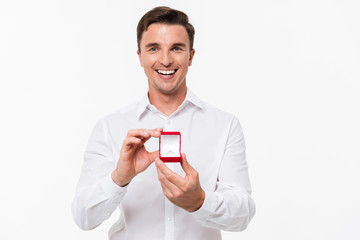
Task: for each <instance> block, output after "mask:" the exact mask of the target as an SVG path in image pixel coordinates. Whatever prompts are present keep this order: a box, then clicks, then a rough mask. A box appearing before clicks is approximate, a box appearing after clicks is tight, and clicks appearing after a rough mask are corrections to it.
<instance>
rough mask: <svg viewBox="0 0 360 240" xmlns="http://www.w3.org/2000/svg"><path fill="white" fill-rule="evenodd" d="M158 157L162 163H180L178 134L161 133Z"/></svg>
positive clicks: (179, 136) (179, 138)
mask: <svg viewBox="0 0 360 240" xmlns="http://www.w3.org/2000/svg"><path fill="white" fill-rule="evenodd" d="M159 157H160V160H162V161H163V162H181V134H180V132H161V136H160V138H159Z"/></svg>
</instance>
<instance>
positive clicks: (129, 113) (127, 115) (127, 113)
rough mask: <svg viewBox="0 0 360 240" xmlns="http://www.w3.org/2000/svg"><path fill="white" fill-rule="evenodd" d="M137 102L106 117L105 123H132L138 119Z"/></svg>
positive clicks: (104, 118)
mask: <svg viewBox="0 0 360 240" xmlns="http://www.w3.org/2000/svg"><path fill="white" fill-rule="evenodd" d="M136 107H137V102H134V103H132V104H130V105H128V106H126V107H122V108H119V109H117V110H115V111H114V112H112V113H110V114H108V115H106V116H104V117H103V118H102V120H103V121H105V122H108V123H113V122H119V121H120V122H121V121H124V120H127V121H132V119H134V118H135V117H136Z"/></svg>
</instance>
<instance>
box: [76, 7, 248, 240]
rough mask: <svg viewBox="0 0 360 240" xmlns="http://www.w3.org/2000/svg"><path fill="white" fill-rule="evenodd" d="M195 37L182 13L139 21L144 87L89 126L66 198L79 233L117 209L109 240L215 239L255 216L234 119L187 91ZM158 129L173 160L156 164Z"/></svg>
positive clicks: (164, 10) (162, 10) (166, 11)
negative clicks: (176, 154)
mask: <svg viewBox="0 0 360 240" xmlns="http://www.w3.org/2000/svg"><path fill="white" fill-rule="evenodd" d="M194 33H195V30H194V28H193V26H192V25H191V24H190V23H189V20H188V17H187V15H186V14H184V13H183V12H181V11H178V10H175V9H171V8H168V7H157V8H154V9H152V10H151V11H149V12H147V13H146V14H145V15H144V16H143V17H142V18H141V20H140V21H139V24H138V28H137V39H138V51H137V54H138V56H139V60H140V64H141V66H142V67H143V69H144V72H145V75H146V77H147V80H148V87H149V90H148V93H147V94H146V96H144V98H143V99H142V100H141V101H139V102H137V103H135V104H133V105H131V106H129V107H127V108H125V109H122V110H119V111H117V112H115V113H114V114H111V115H109V116H106V117H105V118H103V119H101V120H100V121H99V122H98V123H97V125H96V126H95V128H94V130H93V133H92V135H91V137H90V139H89V143H88V146H87V149H86V151H85V154H84V163H83V168H82V172H81V176H80V180H79V182H78V186H77V190H76V195H75V198H74V201H73V215H74V219H75V222H76V223H77V225H78V226H79V227H80V228H82V229H85V230H89V229H93V228H95V227H97V226H98V225H100V224H101V223H102V222H103V221H105V220H106V219H108V218H109V217H110V216H111V214H112V213H113V212H114V211H115V210H116V208H119V209H120V217H119V220H118V221H117V222H116V223H115V224H114V225H113V226H112V228H111V229H110V231H109V239H111V240H115V239H127V240H130V239H137V240H142V239H166V240H168V239H204V240H218V239H221V232H220V230H229V231H241V230H244V229H245V228H246V227H247V225H248V223H249V222H250V220H251V218H252V217H253V215H254V213H255V205H254V202H253V200H252V198H251V195H250V194H251V187H250V181H249V177H248V170H247V163H246V160H245V144H244V137H243V133H242V129H241V127H240V124H239V121H238V120H237V118H236V117H234V116H233V115H231V114H228V113H225V112H223V111H221V110H218V109H216V108H214V107H212V106H210V105H208V104H206V103H205V102H203V101H201V100H200V99H199V98H197V97H196V96H195V94H194V93H192V92H191V91H190V90H189V89H188V88H187V86H186V75H187V72H188V68H189V66H191V63H192V60H193V57H194V53H195V50H194V49H193V41H194ZM161 131H180V132H181V136H182V141H181V147H182V151H183V152H184V153H182V154H181V155H182V156H181V157H182V160H181V163H180V164H179V163H166V164H165V163H163V162H162V161H161V160H159V151H158V148H159V143H158V138H159V137H160V134H161ZM185 153H186V155H185Z"/></svg>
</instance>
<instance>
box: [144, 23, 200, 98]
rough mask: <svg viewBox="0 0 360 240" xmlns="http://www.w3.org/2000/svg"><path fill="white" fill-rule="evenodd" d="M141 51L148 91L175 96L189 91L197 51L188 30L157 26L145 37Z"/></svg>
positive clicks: (165, 25)
mask: <svg viewBox="0 0 360 240" xmlns="http://www.w3.org/2000/svg"><path fill="white" fill-rule="evenodd" d="M140 50H141V53H140V52H139V51H138V55H139V59H140V64H141V66H142V67H143V68H144V72H145V74H146V76H147V78H148V82H149V91H153V90H154V91H155V92H158V93H162V94H167V95H168V94H173V93H176V91H178V90H179V89H183V88H186V73H187V71H188V67H189V66H191V62H192V59H193V56H194V53H195V51H194V50H191V51H190V41H189V37H188V34H187V32H186V29H185V27H183V26H181V25H168V24H160V23H154V24H151V25H150V26H149V27H148V29H147V31H145V32H144V33H143V35H142V38H141V41H140Z"/></svg>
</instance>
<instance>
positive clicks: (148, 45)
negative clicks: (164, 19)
mask: <svg viewBox="0 0 360 240" xmlns="http://www.w3.org/2000/svg"><path fill="white" fill-rule="evenodd" d="M158 46H159V44H158V43H148V44H146V45H145V48H150V47H158Z"/></svg>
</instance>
